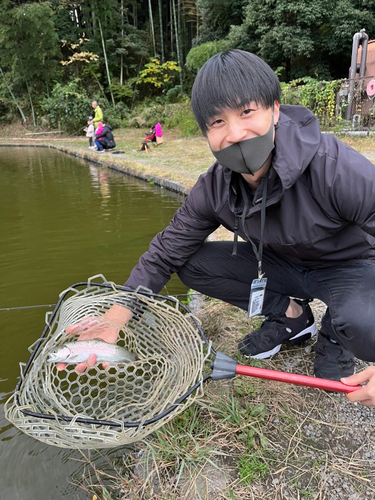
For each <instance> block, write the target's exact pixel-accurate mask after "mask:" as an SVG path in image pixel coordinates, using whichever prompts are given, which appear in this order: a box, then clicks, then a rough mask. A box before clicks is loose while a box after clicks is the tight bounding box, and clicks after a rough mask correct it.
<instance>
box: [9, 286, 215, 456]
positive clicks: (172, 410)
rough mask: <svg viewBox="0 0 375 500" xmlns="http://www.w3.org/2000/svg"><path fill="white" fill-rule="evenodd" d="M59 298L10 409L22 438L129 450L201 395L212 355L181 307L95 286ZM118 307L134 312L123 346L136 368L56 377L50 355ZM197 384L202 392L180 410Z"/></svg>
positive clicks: (170, 301)
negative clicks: (77, 329) (76, 328)
mask: <svg viewBox="0 0 375 500" xmlns="http://www.w3.org/2000/svg"><path fill="white" fill-rule="evenodd" d="M61 296H63V297H64V298H63V300H61V303H60V306H59V307H58V308H57V309H55V311H56V310H57V312H56V314H54V316H53V319H51V320H50V321H49V320H48V319H47V327H46V330H45V332H44V334H43V338H42V339H39V340H38V341H37V343H36V347H35V345H34V347H31V348H30V350H32V358H31V360H32V361H31V362H30V360H29V366H28V367H27V369H25V367H24V365H23V366H21V380H20V383H19V384H18V386H17V390H16V392H15V393H14V394H13V395H12V397H11V398H10V399H9V400H8V402H7V404H6V417H7V418H8V420H10V421H11V422H12V423H13V424H14V425H15V426H16V427H18V428H19V429H21V430H22V431H23V432H25V433H26V434H28V435H30V436H32V437H34V438H36V439H38V440H40V441H43V442H46V443H48V444H51V445H55V446H60V447H63V448H86V449H89V448H109V447H114V446H119V445H124V444H129V443H132V442H134V441H138V440H140V439H143V438H144V437H145V436H147V435H148V434H150V433H151V432H153V431H154V430H155V429H157V428H159V427H160V426H162V425H164V424H165V423H166V422H167V421H168V420H170V419H171V418H173V417H174V416H175V415H176V414H178V413H180V412H181V411H182V410H183V409H184V408H185V407H186V405H189V404H191V403H192V402H193V401H194V400H195V399H196V398H197V397H199V396H200V395H201V394H202V393H203V389H202V383H201V382H202V380H203V374H202V369H203V366H204V361H205V359H206V357H207V356H208V355H209V349H207V344H206V342H205V341H204V339H203V338H202V336H201V334H200V331H199V328H197V326H198V323H197V320H196V318H195V317H194V316H193V315H192V314H191V313H186V310H182V309H181V307H180V304H179V302H178V301H177V300H175V299H173V298H170V297H160V296H155V295H153V294H151V293H150V292H149V294H148V295H144V293H142V292H140V291H139V290H137V291H136V292H131V291H119V290H118V289H116V288H115V287H114V286H112V287H111V288H102V287H101V286H100V285H99V284H96V283H92V282H91V283H90V281H89V282H88V284H87V286H85V288H83V289H80V290H77V289H73V288H70V289H68V290H67V291H65V292H63V293H62V294H61ZM115 304H120V305H124V306H125V307H127V308H129V309H130V310H131V311H132V312H133V317H132V319H131V320H130V321H129V322H128V323H127V325H126V326H124V327H122V328H121V330H120V335H119V339H118V342H117V344H118V345H120V346H122V347H125V348H126V349H128V350H129V351H131V352H134V353H136V354H137V355H138V359H137V360H136V361H134V362H130V363H121V364H112V365H111V366H110V368H108V369H107V370H103V368H102V367H101V365H96V366H94V367H92V368H90V369H89V370H86V372H85V373H83V374H77V373H76V372H75V370H74V365H68V366H67V368H66V369H65V370H63V371H57V368H56V364H55V363H48V362H46V360H47V357H48V353H49V351H50V350H51V349H54V348H55V347H57V346H61V344H63V343H64V342H66V341H67V336H66V333H65V328H66V327H68V326H70V325H73V324H76V323H78V322H79V321H80V320H82V319H84V318H86V317H88V316H90V317H97V318H101V317H102V316H103V314H104V313H105V312H106V311H108V310H109V309H110V308H111V306H113V305H115ZM76 339H77V337H69V341H72V340H73V341H74V340H76ZM33 355H34V357H33ZM197 384H198V386H197V390H196V391H193V392H192V394H190V395H189V396H188V397H187V398H186V399H185V400H184V401H183V402H182V403H180V404H176V403H178V400H179V399H180V398H181V397H182V396H183V395H184V394H185V393H187V392H188V391H189V389H191V388H192V387H194V386H195V385H197ZM163 412H165V413H166V414H165V415H163ZM30 413H31V415H30ZM34 414H36V415H34ZM41 415H42V416H41ZM98 422H100V423H98Z"/></svg>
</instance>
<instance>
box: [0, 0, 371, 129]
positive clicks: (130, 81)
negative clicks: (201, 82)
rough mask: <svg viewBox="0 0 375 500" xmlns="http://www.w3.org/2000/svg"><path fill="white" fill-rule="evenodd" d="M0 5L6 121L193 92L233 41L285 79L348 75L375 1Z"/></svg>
mask: <svg viewBox="0 0 375 500" xmlns="http://www.w3.org/2000/svg"><path fill="white" fill-rule="evenodd" d="M0 3H1V9H0V46H1V51H0V120H1V121H2V122H9V121H11V120H13V119H19V120H21V121H22V122H28V123H30V124H34V125H38V124H40V123H41V120H43V117H44V118H45V117H46V116H48V117H49V119H50V120H52V122H54V123H55V124H56V123H57V122H58V121H60V120H61V119H62V118H63V117H62V116H61V114H62V108H64V113H65V115H71V116H73V115H74V116H76V115H79V114H80V113H81V112H82V111H83V110H87V106H88V105H89V104H90V102H91V100H92V99H97V100H100V101H102V102H103V103H104V104H105V106H107V108H110V107H112V108H116V113H117V114H118V115H119V116H121V114H124V113H126V110H129V109H132V108H134V106H136V105H138V104H139V103H140V102H144V101H145V100H150V99H151V100H152V99H159V100H163V99H164V100H166V101H169V102H173V101H178V100H180V99H181V98H182V97H181V96H185V97H186V98H187V99H188V97H189V93H190V90H191V85H192V82H193V81H194V77H195V75H196V73H197V71H198V70H199V68H200V67H201V66H202V64H204V62H205V61H206V60H207V59H208V58H209V57H210V56H211V55H213V54H215V53H217V52H219V51H221V50H226V49H230V48H240V49H244V50H249V51H251V52H255V53H256V54H258V55H259V56H261V57H262V58H264V59H265V60H266V61H267V62H268V63H269V64H270V65H271V66H272V67H273V68H274V69H275V71H277V74H278V75H279V77H280V79H281V80H282V81H284V82H288V81H290V80H292V79H298V78H303V77H310V78H314V79H317V80H319V79H320V80H332V79H337V78H342V77H346V76H347V73H348V68H349V65H350V54H351V44H352V38H353V34H354V33H355V32H357V31H359V30H360V29H362V28H365V29H366V32H367V33H368V34H369V36H370V38H372V37H374V36H375V15H374V13H375V0H368V1H367V2H363V1H362V0H315V1H314V2H311V1H310V0H266V1H265V0H138V1H137V0H132V1H127V0H101V1H100V2H99V1H98V0H81V1H80V0H78V1H77V2H75V3H72V2H71V1H70V0H51V1H48V2H44V1H25V2H24V1H22V0H17V1H12V0H0ZM62 102H63V103H64V106H62ZM81 107H82V109H81Z"/></svg>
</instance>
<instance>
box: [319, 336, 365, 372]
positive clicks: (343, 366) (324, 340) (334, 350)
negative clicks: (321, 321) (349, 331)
mask: <svg viewBox="0 0 375 500" xmlns="http://www.w3.org/2000/svg"><path fill="white" fill-rule="evenodd" d="M354 373H355V359H354V356H353V354H352V353H351V352H350V351H348V350H347V349H345V348H344V347H342V346H341V345H340V344H339V343H338V342H336V341H335V340H333V339H331V338H330V337H329V336H328V335H326V334H324V333H323V332H322V331H321V330H320V331H319V335H318V341H317V343H316V349H315V360H314V374H315V377H319V378H326V379H329V380H338V381H339V380H340V379H341V378H342V377H350V375H353V374H354Z"/></svg>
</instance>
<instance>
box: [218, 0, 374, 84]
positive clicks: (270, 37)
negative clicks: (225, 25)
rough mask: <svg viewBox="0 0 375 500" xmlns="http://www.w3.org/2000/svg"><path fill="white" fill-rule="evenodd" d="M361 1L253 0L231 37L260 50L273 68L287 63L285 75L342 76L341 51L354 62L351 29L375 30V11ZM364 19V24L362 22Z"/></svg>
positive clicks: (237, 44) (245, 46) (237, 43)
mask: <svg viewBox="0 0 375 500" xmlns="http://www.w3.org/2000/svg"><path fill="white" fill-rule="evenodd" d="M359 3H360V2H359V1H358V2H355V1H353V0H315V1H314V2H311V1H310V0H299V1H298V2H296V1H290V0H269V1H267V2H264V1H263V0H251V2H248V3H247V5H246V7H245V10H244V14H245V19H244V22H243V23H242V25H241V26H236V27H232V28H231V31H230V34H229V36H228V38H229V40H230V42H231V44H232V46H235V47H237V48H241V49H244V50H250V51H252V52H255V53H257V54H258V55H259V56H260V57H262V58H263V59H265V60H266V61H267V62H268V63H269V64H270V65H271V66H272V67H274V68H277V67H280V66H283V67H284V68H285V79H286V80H290V79H293V78H299V77H302V76H314V77H315V78H321V79H325V78H330V77H331V76H335V77H336V76H340V75H338V74H337V73H340V72H341V73H342V61H343V56H346V57H347V61H348V64H350V54H351V43H352V39H353V34H354V33H355V32H356V31H358V30H359V29H360V28H362V27H367V26H371V29H372V30H373V32H374V34H375V31H374V29H373V28H375V25H374V21H373V16H372V15H371V14H370V12H368V11H366V9H363V7H362V9H359V8H358V5H359ZM356 5H357V7H356ZM365 20H366V26H362V25H361V24H362V22H365ZM343 26H344V28H343V29H342V27H343ZM355 26H357V28H356V27H355ZM337 69H338V71H337ZM341 76H344V75H342V74H341Z"/></svg>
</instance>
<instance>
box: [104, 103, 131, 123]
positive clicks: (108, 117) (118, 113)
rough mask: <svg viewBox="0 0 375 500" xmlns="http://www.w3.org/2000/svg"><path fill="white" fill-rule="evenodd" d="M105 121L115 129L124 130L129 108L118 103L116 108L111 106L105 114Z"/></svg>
mask: <svg viewBox="0 0 375 500" xmlns="http://www.w3.org/2000/svg"><path fill="white" fill-rule="evenodd" d="M103 114H104V120H105V122H106V123H108V125H110V126H111V127H112V128H113V129H115V128H122V127H124V126H125V124H126V120H127V119H128V117H129V108H128V107H127V106H126V104H124V103H123V102H118V103H117V104H115V106H109V107H108V108H106V109H105V111H104V112H103Z"/></svg>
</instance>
